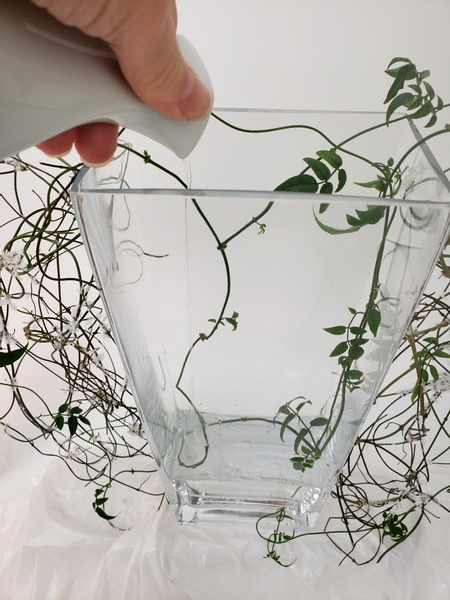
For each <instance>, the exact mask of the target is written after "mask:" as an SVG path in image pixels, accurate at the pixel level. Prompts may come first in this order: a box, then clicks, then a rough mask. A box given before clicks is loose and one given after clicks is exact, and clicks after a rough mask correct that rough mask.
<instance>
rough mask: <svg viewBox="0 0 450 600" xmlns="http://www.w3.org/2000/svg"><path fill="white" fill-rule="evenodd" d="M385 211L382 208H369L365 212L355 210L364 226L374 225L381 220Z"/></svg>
mask: <svg viewBox="0 0 450 600" xmlns="http://www.w3.org/2000/svg"><path fill="white" fill-rule="evenodd" d="M385 211H386V207H384V206H371V207H368V209H367V210H358V209H356V211H355V212H356V214H357V215H358V217H359V219H360V221H361V222H362V223H364V225H375V224H376V223H378V222H379V221H380V220H381V219H382V218H383V216H384V213H385Z"/></svg>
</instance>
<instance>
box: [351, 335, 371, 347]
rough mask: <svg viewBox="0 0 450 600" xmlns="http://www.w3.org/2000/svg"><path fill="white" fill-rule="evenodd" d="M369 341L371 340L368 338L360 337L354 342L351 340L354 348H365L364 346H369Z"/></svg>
mask: <svg viewBox="0 0 450 600" xmlns="http://www.w3.org/2000/svg"><path fill="white" fill-rule="evenodd" d="M368 341H369V340H368V339H367V338H362V337H359V338H355V339H354V340H351V341H350V344H351V345H352V346H364V344H367V342H368Z"/></svg>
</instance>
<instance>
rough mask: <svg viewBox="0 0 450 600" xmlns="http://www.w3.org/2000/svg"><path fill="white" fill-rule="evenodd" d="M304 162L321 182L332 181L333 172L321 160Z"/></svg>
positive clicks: (306, 160)
mask: <svg viewBox="0 0 450 600" xmlns="http://www.w3.org/2000/svg"><path fill="white" fill-rule="evenodd" d="M303 160H304V161H305V163H306V164H307V165H308V167H310V169H312V170H313V173H314V175H315V176H316V177H318V178H319V179H320V180H321V181H328V179H330V177H331V171H330V169H329V168H328V167H327V165H326V164H325V163H323V162H322V161H321V160H317V158H304V159H303Z"/></svg>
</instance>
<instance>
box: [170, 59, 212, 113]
mask: <svg viewBox="0 0 450 600" xmlns="http://www.w3.org/2000/svg"><path fill="white" fill-rule="evenodd" d="M211 103H212V100H211V94H210V93H209V90H208V88H207V87H206V86H205V85H204V84H203V83H202V82H201V81H200V79H199V78H198V76H197V75H196V73H195V72H194V71H193V70H192V69H189V70H188V76H187V79H186V83H185V86H184V90H183V94H182V95H181V98H180V100H179V101H178V108H179V110H180V112H181V113H182V114H183V115H184V117H185V118H186V119H187V120H188V121H200V120H201V119H204V118H205V117H206V116H207V115H208V113H209V112H210V110H211Z"/></svg>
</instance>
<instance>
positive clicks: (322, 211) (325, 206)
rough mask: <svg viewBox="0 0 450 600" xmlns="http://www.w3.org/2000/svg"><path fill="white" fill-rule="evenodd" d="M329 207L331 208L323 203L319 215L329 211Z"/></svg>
mask: <svg viewBox="0 0 450 600" xmlns="http://www.w3.org/2000/svg"><path fill="white" fill-rule="evenodd" d="M329 206H330V205H329V204H324V203H322V204H321V205H320V206H319V215H321V214H322V213H324V212H325V211H326V210H327V208H328V207H329Z"/></svg>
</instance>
